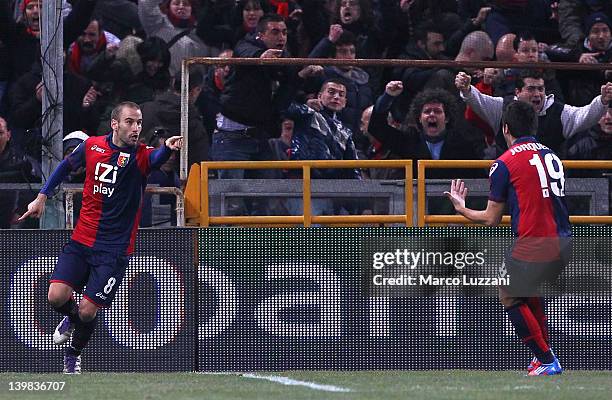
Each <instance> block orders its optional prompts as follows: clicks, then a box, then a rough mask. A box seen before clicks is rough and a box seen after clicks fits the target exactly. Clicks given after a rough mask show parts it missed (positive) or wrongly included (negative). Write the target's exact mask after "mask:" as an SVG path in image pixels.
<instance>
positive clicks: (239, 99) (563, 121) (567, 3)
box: [0, 0, 612, 227]
mask: <svg viewBox="0 0 612 400" xmlns="http://www.w3.org/2000/svg"><path fill="white" fill-rule="evenodd" d="M45 1H51V0H0V60H1V61H0V183H14V182H40V181H41V179H44V178H43V177H42V175H41V172H40V157H41V146H43V145H44V143H43V141H42V140H41V139H42V135H41V126H42V120H43V119H44V118H45V115H43V113H42V100H43V96H45V95H46V90H45V89H46V88H45V82H44V80H43V74H42V71H43V67H45V66H47V65H48V62H49V60H45V59H44V57H45V56H46V55H45V53H44V52H41V49H40V33H41V24H42V21H43V19H42V18H41V14H42V13H43V3H44V2H45ZM62 17H63V27H64V28H63V48H64V54H65V57H64V68H63V82H64V85H63V94H64V98H63V107H62V109H63V136H64V137H65V138H67V137H69V138H70V139H69V140H65V141H64V145H65V146H64V147H65V150H66V149H67V148H66V146H67V144H71V145H73V146H74V145H75V141H76V142H78V140H82V139H83V138H86V137H87V136H88V135H90V136H92V135H105V134H107V133H109V132H110V124H109V119H110V110H112V108H113V107H114V106H115V105H116V104H118V103H119V102H122V101H134V102H136V103H138V104H140V105H141V106H142V110H143V130H142V135H141V138H142V140H143V141H145V142H146V143H148V144H150V145H153V146H157V145H158V144H159V142H160V140H161V139H163V138H164V137H167V136H169V135H175V134H178V133H179V127H180V72H181V62H182V59H184V58H187V57H198V56H199V57H250V58H286V57H308V58H335V59H354V58H366V59H379V58H399V59H406V60H456V61H488V60H499V61H515V62H527V63H539V64H541V68H539V69H529V70H522V69H494V68H486V69H483V70H479V69H470V68H464V69H462V70H453V69H450V68H420V67H408V68H406V67H397V68H382V67H366V68H358V67H349V66H325V67H323V66H318V65H309V66H306V67H269V66H235V67H228V66H213V67H210V68H206V67H204V66H203V65H199V66H195V67H193V68H192V70H191V74H190V80H189V100H190V101H189V110H190V111H189V132H188V136H189V137H188V139H189V154H188V160H189V163H190V164H191V163H196V162H199V161H202V160H279V159H280V160H287V159H289V160H291V159H309V158H316V159H353V158H358V159H362V158H363V159H367V158H369V159H384V158H404V159H412V160H417V159H493V158H495V157H497V156H498V155H499V154H501V152H502V151H503V150H504V142H503V140H500V139H501V134H500V118H501V114H502V110H503V107H504V105H505V104H506V103H507V102H508V100H509V99H513V98H514V97H516V98H518V99H519V100H522V101H525V102H528V103H530V104H532V105H533V107H534V109H535V110H536V111H537V113H538V115H539V123H540V125H539V130H538V137H539V140H540V141H542V142H543V143H544V144H546V145H548V146H549V147H551V148H552V149H554V151H555V152H557V153H558V154H559V155H560V156H561V158H573V159H604V160H610V159H612V153H611V150H612V111H611V110H610V107H612V83H610V81H611V80H612V67H610V69H607V70H600V71H590V72H584V71H555V70H553V69H549V68H547V65H550V64H549V63H552V62H558V61H566V62H578V63H588V64H606V63H608V64H609V63H611V62H612V36H611V29H612V1H609V0H64V1H63V7H62ZM332 92H333V93H332ZM75 132H78V134H75ZM294 133H295V134H294ZM176 162H177V161H176V160H171V161H170V162H169V164H168V165H165V166H164V168H163V170H162V171H161V172H160V174H158V175H156V176H153V177H152V182H153V181H155V182H156V183H159V184H169V185H172V186H178V185H179V184H180V183H179V182H178V179H177V177H176V170H177V168H176ZM252 172H253V176H260V177H268V178H272V177H273V178H279V177H282V178H287V179H291V178H294V177H295V176H292V175H291V174H289V173H282V174H281V175H280V176H279V174H278V173H274V174H272V173H269V172H266V171H252ZM453 173H454V174H455V175H456V173H457V171H453ZM319 174H320V176H318V177H319V178H352V179H369V178H379V177H386V178H398V177H401V176H402V171H387V172H384V173H381V171H377V170H369V171H358V170H357V171H351V172H350V173H349V172H347V171H344V172H342V173H339V172H338V173H332V172H330V171H325V170H323V171H321V172H320V173H319ZM470 174H471V175H474V176H480V175H482V176H485V175H484V173H482V174H481V172H480V171H472V172H470V171H465V176H468V175H470ZM248 175H249V173H247V174H246V176H248ZM244 176H245V171H238V170H227V171H220V172H219V176H218V178H220V179H225V178H242V177H244ZM434 177H444V174H442V175H440V176H434ZM71 179H73V181H78V177H77V176H75V177H71ZM26 200H27V199H26ZM26 200H24V199H21V200H20V196H17V195H16V194H15V193H12V192H9V191H6V190H0V211H1V212H0V227H8V226H11V225H14V215H15V214H16V213H17V212H19V207H20V206H21V205H22V204H27V201H26ZM264 208H265V207H264ZM229 211H230V212H232V210H231V209H230V210H229ZM235 212H236V213H245V212H246V213H255V214H258V213H262V212H265V210H261V209H260V210H254V209H252V208H248V207H247V209H246V210H245V208H244V204H242V205H240V204H237V205H236V211H235Z"/></svg>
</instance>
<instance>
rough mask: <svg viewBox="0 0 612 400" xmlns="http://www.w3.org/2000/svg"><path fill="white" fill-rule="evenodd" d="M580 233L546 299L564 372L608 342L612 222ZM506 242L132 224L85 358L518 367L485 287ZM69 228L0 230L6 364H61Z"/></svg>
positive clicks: (236, 367)
mask: <svg viewBox="0 0 612 400" xmlns="http://www.w3.org/2000/svg"><path fill="white" fill-rule="evenodd" d="M483 232H487V233H489V234H490V237H488V236H487V237H483ZM574 233H575V243H574V253H575V257H574V261H573V262H572V264H570V266H569V267H568V268H567V270H566V271H564V272H563V274H562V277H563V282H564V284H565V286H564V288H563V289H561V290H559V289H558V288H552V289H551V290H552V291H551V292H550V294H551V297H550V298H549V302H548V309H549V316H550V321H549V322H550V330H551V336H552V340H553V348H554V349H555V352H556V353H557V354H558V355H559V357H560V358H561V359H562V360H563V365H564V367H566V368H569V369H578V368H585V369H588V368H597V369H612V357H610V355H609V352H606V351H602V349H607V348H610V347H611V345H612V319H611V315H612V295H611V293H610V289H611V284H610V282H612V268H610V260H612V257H611V255H610V253H611V252H612V246H610V244H611V243H610V242H611V241H612V239H611V238H612V229H610V228H608V227H590V228H587V227H575V229H574ZM198 235H199V237H197V236H198ZM509 236H510V231H509V229H506V228H497V229H487V230H483V229H476V228H458V227H453V228H420V229H417V228H311V229H301V228H287V229H235V228H207V229H201V230H199V231H198V230H189V229H171V230H142V231H141V232H140V235H139V239H138V243H137V251H136V254H135V255H134V257H133V259H132V260H131V262H130V267H129V269H128V271H127V274H126V277H125V279H124V281H123V283H122V286H121V287H120V288H119V292H118V293H117V297H116V298H115V302H114V303H113V306H112V307H111V308H110V309H108V310H104V311H103V312H102V313H101V318H100V321H99V322H98V323H99V325H98V329H97V330H96V332H95V334H94V338H93V339H92V341H91V343H90V346H89V347H88V349H87V351H86V352H85V353H84V355H83V368H84V370H88V371H194V370H199V371H254V370H285V369H339V370H350V369H429V368H436V369H447V368H477V369H482V367H483V362H485V361H487V363H488V365H495V366H496V368H499V369H514V368H517V369H523V368H524V367H525V364H526V361H527V360H529V358H530V356H529V354H528V352H527V350H525V349H524V348H523V346H522V345H521V344H520V343H519V341H518V339H516V337H515V336H514V332H513V328H512V326H511V325H510V323H509V322H508V320H507V319H506V315H505V313H504V312H503V309H502V307H501V305H499V303H498V301H497V297H496V285H497V284H500V282H499V281H497V282H495V281H493V279H495V278H497V277H498V272H499V262H498V261H499V260H500V257H501V255H502V254H503V251H504V246H506V245H507V239H508V238H509ZM68 238H69V231H42V230H41V231H18V230H13V231H0V239H1V241H2V243H3V244H4V246H3V252H2V253H1V255H0V259H1V265H2V273H1V274H0V296H1V298H2V299H3V301H2V303H1V305H2V308H1V317H0V321H1V322H0V324H1V326H0V332H1V334H0V351H1V354H2V355H3V356H2V357H0V370H2V371H28V372H56V371H57V372H59V371H60V370H61V359H62V347H60V346H55V345H53V344H52V341H51V335H52V333H53V330H54V328H55V325H56V324H57V322H58V321H59V320H60V318H59V316H58V315H57V314H56V313H55V312H54V311H52V309H51V308H50V307H49V306H48V304H47V301H46V291H47V287H48V284H47V281H48V278H49V275H50V273H51V271H52V269H53V266H54V265H55V261H56V257H57V255H58V253H59V251H60V249H61V246H62V245H63V244H64V243H65V242H66V241H67V239H68ZM196 243H198V245H197V248H196ZM430 250H431V251H430ZM430 253H431V254H430ZM438 253H440V254H439V255H438ZM432 254H433V255H432ZM428 256H432V257H441V258H438V259H437V260H438V261H439V262H440V263H441V264H443V265H444V267H445V268H446V269H444V270H443V273H440V271H439V270H438V271H436V270H435V269H434V270H430V269H427V263H426V262H425V260H426V259H427V257H428ZM445 257H450V258H445ZM447 259H448V260H450V261H449V262H448V263H446V261H445V260H447ZM198 260H199V261H198ZM438 261H436V262H438ZM481 261H482V262H481ZM474 267H478V268H479V269H474ZM464 277H467V278H464ZM475 278H478V279H475ZM481 278H482V279H481ZM464 279H468V282H473V283H472V284H470V285H466V281H464ZM474 279H475V280H474ZM377 282H378V283H377ZM410 282H416V283H415V284H414V285H410ZM487 282H488V283H487ZM383 283H384V284H383ZM555 290H556V291H555Z"/></svg>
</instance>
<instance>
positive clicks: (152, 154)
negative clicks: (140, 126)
mask: <svg viewBox="0 0 612 400" xmlns="http://www.w3.org/2000/svg"><path fill="white" fill-rule="evenodd" d="M146 151H148V152H149V165H150V168H151V169H156V168H159V167H161V166H162V164H163V163H165V162H166V161H168V159H169V158H170V154H172V150H170V148H169V147H166V145H165V144H162V145H161V146H159V147H158V148H157V149H154V150H153V149H149V148H147V149H146Z"/></svg>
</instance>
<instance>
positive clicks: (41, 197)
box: [18, 193, 47, 221]
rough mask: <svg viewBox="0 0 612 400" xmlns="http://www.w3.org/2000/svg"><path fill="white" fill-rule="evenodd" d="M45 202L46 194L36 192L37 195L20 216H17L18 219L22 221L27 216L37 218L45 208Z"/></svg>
mask: <svg viewBox="0 0 612 400" xmlns="http://www.w3.org/2000/svg"><path fill="white" fill-rule="evenodd" d="M46 202H47V195H46V194H43V193H38V196H36V198H35V199H34V200H33V201H32V202H31V203H30V204H28V211H26V212H25V213H24V214H23V215H22V216H21V217H19V219H18V221H23V220H24V219H26V218H28V217H34V218H39V217H40V216H41V215H42V213H43V211H44V210H45V203H46Z"/></svg>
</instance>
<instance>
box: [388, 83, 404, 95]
mask: <svg viewBox="0 0 612 400" xmlns="http://www.w3.org/2000/svg"><path fill="white" fill-rule="evenodd" d="M403 91H404V84H403V83H402V81H391V82H389V83H387V86H386V87H385V93H387V94H388V95H389V96H393V97H397V96H399V95H400V94H402V92H403Z"/></svg>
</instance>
